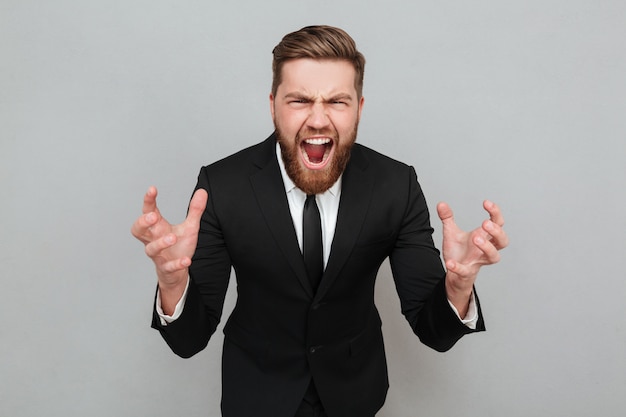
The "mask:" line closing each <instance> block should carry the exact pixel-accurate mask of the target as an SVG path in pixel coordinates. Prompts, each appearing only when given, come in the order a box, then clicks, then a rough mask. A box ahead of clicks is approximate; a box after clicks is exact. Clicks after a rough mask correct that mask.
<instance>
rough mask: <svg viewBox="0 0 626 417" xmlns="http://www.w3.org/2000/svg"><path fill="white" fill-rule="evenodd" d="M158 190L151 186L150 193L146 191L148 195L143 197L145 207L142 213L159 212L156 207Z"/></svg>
mask: <svg viewBox="0 0 626 417" xmlns="http://www.w3.org/2000/svg"><path fill="white" fill-rule="evenodd" d="M157 194H158V192H157V189H156V187H155V186H154V185H151V186H150V187H149V188H148V191H146V194H145V195H144V196H143V207H142V213H144V214H145V213H150V212H152V211H154V212H156V211H158V208H157V205H156V198H157Z"/></svg>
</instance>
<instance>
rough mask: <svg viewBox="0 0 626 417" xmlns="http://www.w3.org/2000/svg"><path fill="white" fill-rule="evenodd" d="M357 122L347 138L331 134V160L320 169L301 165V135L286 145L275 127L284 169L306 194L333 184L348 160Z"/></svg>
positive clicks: (317, 191) (320, 190) (354, 138)
mask: <svg viewBox="0 0 626 417" xmlns="http://www.w3.org/2000/svg"><path fill="white" fill-rule="evenodd" d="M357 126H358V122H357V123H356V124H355V125H354V129H353V130H352V133H351V134H350V135H349V137H347V138H342V140H341V141H339V140H337V136H336V135H333V137H334V138H335V139H334V146H336V149H335V152H334V156H333V160H332V161H329V164H328V166H326V168H324V169H323V170H320V171H313V170H310V169H307V168H305V167H303V166H302V164H301V162H300V160H299V159H300V155H299V152H300V149H299V148H300V140H299V137H300V136H301V135H300V134H298V137H296V138H294V139H291V140H292V141H293V144H292V145H291V146H289V145H286V143H287V141H288V140H289V139H287V138H285V137H284V136H283V134H282V132H281V131H280V129H279V128H278V126H276V125H275V128H276V138H277V140H278V144H279V145H280V150H281V154H282V158H283V162H284V163H285V170H286V171H287V175H288V176H289V178H291V181H293V183H294V184H295V185H296V187H298V188H299V189H301V190H302V191H303V192H304V193H306V194H307V195H310V194H321V193H323V192H324V191H326V190H328V189H329V188H330V187H332V186H333V184H334V183H335V182H337V180H338V179H339V177H340V176H341V174H342V173H343V171H344V170H345V169H346V165H347V164H348V161H349V160H350V151H351V150H352V146H353V145H354V142H355V140H356V134H357Z"/></svg>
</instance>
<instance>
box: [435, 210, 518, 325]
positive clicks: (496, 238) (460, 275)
mask: <svg viewBox="0 0 626 417" xmlns="http://www.w3.org/2000/svg"><path fill="white" fill-rule="evenodd" d="M483 207H484V208H485V210H486V211H487V212H488V213H489V219H488V220H485V221H484V222H483V223H482V225H481V227H478V228H476V229H474V230H472V231H471V232H464V231H463V230H461V229H460V228H459V227H458V226H457V225H456V223H455V221H454V215H453V214H452V209H450V207H449V206H448V204H446V203H439V204H438V205H437V213H438V214H439V218H440V219H441V222H442V223H443V247H442V251H443V260H444V262H445V265H446V269H447V270H448V272H447V274H446V291H447V295H448V299H449V300H450V302H451V303H452V304H453V305H454V306H455V307H456V309H457V310H458V312H459V315H460V316H461V317H464V316H465V314H466V312H467V308H468V306H469V300H470V296H471V294H472V290H473V287H474V282H475V281H476V276H477V275H478V271H479V270H480V268H481V267H482V266H483V265H491V264H495V263H497V262H498V261H499V260H500V253H499V251H500V250H501V249H504V248H505V247H506V246H507V245H508V244H509V238H508V236H507V235H506V233H505V231H504V229H503V226H504V217H502V213H501V212H500V208H499V207H498V206H497V205H496V204H495V203H493V202H491V201H485V202H484V203H483Z"/></svg>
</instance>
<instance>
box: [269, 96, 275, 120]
mask: <svg viewBox="0 0 626 417" xmlns="http://www.w3.org/2000/svg"><path fill="white" fill-rule="evenodd" d="M270 112H271V113H272V120H274V95H273V94H272V93H270Z"/></svg>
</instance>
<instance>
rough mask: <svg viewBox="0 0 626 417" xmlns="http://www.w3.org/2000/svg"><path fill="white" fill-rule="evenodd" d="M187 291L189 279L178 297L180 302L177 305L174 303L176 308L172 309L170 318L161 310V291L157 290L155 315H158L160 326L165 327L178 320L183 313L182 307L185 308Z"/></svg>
mask: <svg viewBox="0 0 626 417" xmlns="http://www.w3.org/2000/svg"><path fill="white" fill-rule="evenodd" d="M188 289H189V277H187V286H186V287H185V291H184V292H183V295H182V296H181V297H180V300H178V303H176V307H175V308H174V313H173V314H172V315H171V316H168V315H167V314H165V313H163V308H162V307H161V291H160V290H157V296H156V306H155V308H156V312H157V314H158V315H159V319H161V326H167V325H168V324H170V323H171V322H173V321H174V320H176V319H177V318H179V317H180V315H181V314H182V313H183V307H185V300H187V290H188Z"/></svg>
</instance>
